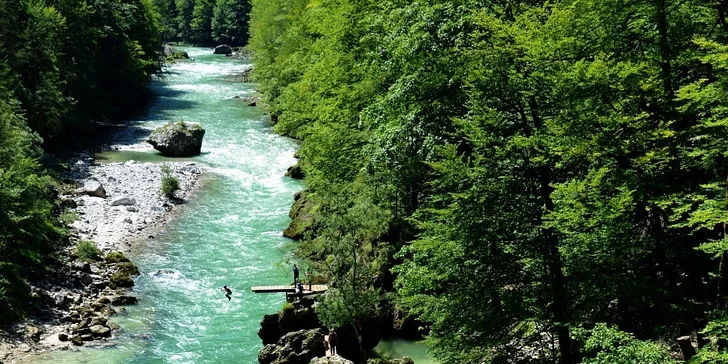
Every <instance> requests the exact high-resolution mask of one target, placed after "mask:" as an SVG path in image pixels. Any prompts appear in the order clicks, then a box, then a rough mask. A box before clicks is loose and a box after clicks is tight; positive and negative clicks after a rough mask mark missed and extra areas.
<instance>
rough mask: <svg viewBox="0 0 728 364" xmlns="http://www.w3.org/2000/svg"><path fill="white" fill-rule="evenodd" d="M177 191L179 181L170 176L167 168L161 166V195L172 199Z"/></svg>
mask: <svg viewBox="0 0 728 364" xmlns="http://www.w3.org/2000/svg"><path fill="white" fill-rule="evenodd" d="M177 190H179V179H177V177H175V176H173V175H172V172H171V171H170V170H169V167H167V166H162V194H163V195H165V196H167V198H174V193H175V192H177Z"/></svg>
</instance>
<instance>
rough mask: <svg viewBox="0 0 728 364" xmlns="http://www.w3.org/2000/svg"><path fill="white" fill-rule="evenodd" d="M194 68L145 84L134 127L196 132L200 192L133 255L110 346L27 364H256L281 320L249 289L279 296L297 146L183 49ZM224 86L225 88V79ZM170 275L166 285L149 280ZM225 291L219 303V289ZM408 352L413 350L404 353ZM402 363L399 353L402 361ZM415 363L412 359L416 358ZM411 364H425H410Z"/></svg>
mask: <svg viewBox="0 0 728 364" xmlns="http://www.w3.org/2000/svg"><path fill="white" fill-rule="evenodd" d="M184 50H185V51H187V52H188V53H189V55H190V57H192V58H194V59H195V61H194V62H181V63H177V64H175V65H173V66H171V67H170V68H169V70H168V71H169V72H168V75H167V76H166V77H164V78H163V79H160V80H156V81H154V83H153V85H152V87H153V88H154V90H155V91H156V93H157V94H158V97H157V98H156V99H155V102H154V104H153V105H152V106H151V108H150V110H149V112H148V113H147V115H146V116H145V117H144V119H143V120H137V121H136V122H137V123H139V125H140V126H142V127H156V126H159V125H162V124H163V123H165V122H167V121H170V120H185V121H190V122H197V123H200V124H201V125H202V126H203V127H204V128H205V129H206V134H205V139H204V142H203V145H202V155H200V156H198V157H195V158H192V160H193V161H198V162H201V163H204V164H206V165H208V166H209V167H210V170H209V173H208V175H207V176H206V177H205V179H204V182H203V186H202V188H200V190H199V192H198V193H197V194H196V195H195V196H194V198H192V199H191V201H189V203H188V204H186V205H183V206H181V207H180V209H181V210H180V212H179V218H178V219H176V220H174V222H173V223H172V224H171V225H170V226H169V228H168V229H167V230H166V231H165V232H164V233H163V234H161V235H159V236H157V237H156V239H154V240H149V241H147V242H144V243H142V244H141V245H140V246H139V247H138V248H137V249H136V251H135V252H134V253H133V254H131V256H130V257H131V259H132V261H133V262H134V263H135V264H137V265H138V266H139V269H140V270H141V272H142V274H141V276H140V277H139V278H137V279H136V286H135V287H134V290H135V291H136V294H137V296H138V297H139V299H140V301H139V304H138V305H135V306H129V307H127V311H126V313H123V314H120V315H118V316H116V317H114V319H113V321H114V322H116V323H118V324H119V325H120V326H121V327H122V330H121V331H120V332H119V334H118V335H117V337H116V340H114V341H113V343H112V345H109V346H106V347H95V348H79V349H78V350H70V351H57V352H52V353H49V354H45V355H42V356H40V357H33V358H32V359H30V360H29V361H28V362H32V363H68V364H82V363H215V364H218V363H219V364H223V363H251V364H253V363H257V355H258V351H260V349H261V348H262V344H261V341H260V339H259V338H258V335H257V332H258V329H259V327H260V321H261V319H262V318H263V315H265V314H270V313H273V312H276V311H278V310H279V309H280V308H281V307H282V304H283V302H284V301H285V297H284V296H283V295H282V294H268V295H266V294H253V293H251V292H250V287H251V286H254V285H278V284H286V283H289V282H290V281H291V280H292V277H291V274H290V273H289V272H290V270H289V269H290V268H289V267H288V266H283V265H282V263H281V262H282V261H284V249H285V247H284V245H285V244H286V239H285V238H283V236H282V234H281V232H282V231H283V229H285V228H286V226H287V224H288V222H289V218H288V211H289V209H290V206H291V203H292V202H293V195H294V193H295V192H296V191H298V190H300V189H301V188H302V185H301V183H300V181H297V180H294V179H291V178H288V177H284V173H285V171H286V169H287V168H288V167H289V166H291V165H293V164H295V162H296V160H295V158H293V154H294V153H295V150H296V148H297V144H296V142H295V141H293V140H291V139H287V138H284V137H281V136H278V135H275V134H274V133H272V132H271V130H270V126H269V125H268V123H267V122H266V121H265V120H264V115H263V112H262V111H261V110H260V109H258V108H255V107H248V106H247V105H246V104H245V103H244V102H242V101H241V100H239V99H235V98H234V96H245V95H249V94H252V93H253V92H254V90H255V85H252V84H244V83H239V82H234V81H233V78H232V77H229V76H230V75H233V74H235V73H237V72H239V71H240V70H242V69H243V68H244V67H245V64H244V63H242V62H241V61H239V60H234V59H231V58H229V57H224V56H220V55H213V54H212V51H211V50H210V49H207V48H184ZM226 76H227V77H226ZM103 158H104V159H106V160H107V161H126V160H129V159H134V160H137V161H162V160H169V159H166V158H164V157H161V156H160V155H159V154H157V153H156V152H154V151H152V150H145V151H140V150H139V149H130V150H121V151H114V152H110V153H104V154H103ZM160 270H169V271H172V272H173V273H171V274H157V272H158V271H160ZM223 285H228V286H229V287H231V288H232V290H233V298H232V300H231V301H228V300H227V299H226V298H225V297H224V295H223V292H221V290H220V288H221V287H222V286H223ZM413 345H415V346H413ZM380 347H381V348H382V351H386V352H389V353H396V354H395V356H399V355H403V354H404V355H412V356H413V357H415V358H417V357H418V356H419V357H422V359H425V356H424V345H416V344H412V343H406V342H403V343H402V342H399V341H394V342H391V343H390V342H383V343H382V345H380ZM398 350H399V351H401V352H399V351H398ZM413 354H414V355H413ZM417 363H418V364H420V363H421V364H425V363H429V360H418V361H417Z"/></svg>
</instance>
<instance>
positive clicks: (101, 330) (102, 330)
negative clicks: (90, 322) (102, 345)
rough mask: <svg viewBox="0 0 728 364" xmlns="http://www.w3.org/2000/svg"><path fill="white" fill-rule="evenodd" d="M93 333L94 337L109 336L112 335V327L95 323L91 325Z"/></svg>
mask: <svg viewBox="0 0 728 364" xmlns="http://www.w3.org/2000/svg"><path fill="white" fill-rule="evenodd" d="M90 330H91V335H93V336H94V337H109V336H111V329H110V328H108V327H106V326H102V325H94V326H91V327H90Z"/></svg>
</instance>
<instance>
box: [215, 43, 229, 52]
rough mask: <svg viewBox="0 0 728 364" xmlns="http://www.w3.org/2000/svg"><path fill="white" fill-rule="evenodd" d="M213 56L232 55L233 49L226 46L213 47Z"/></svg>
mask: <svg viewBox="0 0 728 364" xmlns="http://www.w3.org/2000/svg"><path fill="white" fill-rule="evenodd" d="M213 53H214V54H233V49H232V48H230V46H229V45H227V44H220V45H219V46H217V47H215V52H213Z"/></svg>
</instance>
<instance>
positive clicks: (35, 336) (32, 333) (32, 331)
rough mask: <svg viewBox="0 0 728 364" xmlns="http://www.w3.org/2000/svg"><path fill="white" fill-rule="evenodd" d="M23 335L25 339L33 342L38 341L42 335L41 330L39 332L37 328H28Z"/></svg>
mask: <svg viewBox="0 0 728 364" xmlns="http://www.w3.org/2000/svg"><path fill="white" fill-rule="evenodd" d="M24 334H25V335H24V336H25V338H26V339H31V340H33V341H39V340H40V335H41V334H43V330H41V329H40V328H39V327H37V326H28V327H26V328H25V333H24Z"/></svg>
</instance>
